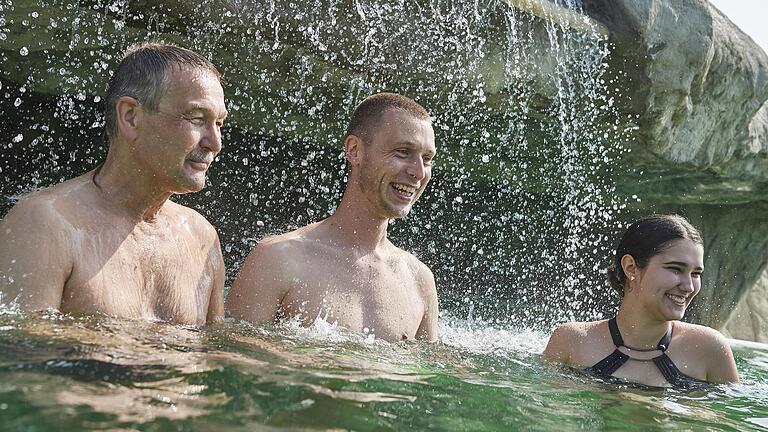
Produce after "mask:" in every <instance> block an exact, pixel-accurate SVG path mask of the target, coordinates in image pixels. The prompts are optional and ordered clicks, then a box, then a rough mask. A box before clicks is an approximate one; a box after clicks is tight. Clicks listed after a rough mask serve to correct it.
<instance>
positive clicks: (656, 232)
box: [608, 215, 704, 297]
mask: <svg viewBox="0 0 768 432" xmlns="http://www.w3.org/2000/svg"><path fill="white" fill-rule="evenodd" d="M680 239H687V240H690V241H692V242H694V243H696V244H700V245H702V246H703V245H704V241H703V240H702V238H701V233H700V232H699V230H697V229H696V228H694V227H693V226H692V225H691V224H690V222H688V221H687V220H686V219H685V218H684V217H682V216H679V215H651V216H646V217H644V218H642V219H639V220H637V221H635V222H634V223H632V225H630V226H629V227H628V228H627V230H626V231H624V236H622V237H621V241H620V242H619V245H618V246H617V247H616V254H615V255H614V257H613V262H612V263H611V265H610V266H608V282H609V283H610V284H611V287H613V289H615V290H616V291H617V292H618V293H619V296H621V297H623V296H624V286H625V284H626V283H627V275H626V274H624V269H622V268H621V258H622V257H623V256H624V255H631V256H632V257H633V258H634V259H635V262H636V263H637V265H638V266H639V267H640V268H643V267H645V266H647V265H648V262H649V261H650V260H651V258H653V257H654V256H656V255H658V254H660V253H662V252H664V250H666V249H667V248H668V247H669V246H670V245H671V243H672V242H673V241H675V240H680Z"/></svg>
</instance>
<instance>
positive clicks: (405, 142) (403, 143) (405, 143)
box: [397, 140, 437, 156]
mask: <svg viewBox="0 0 768 432" xmlns="http://www.w3.org/2000/svg"><path fill="white" fill-rule="evenodd" d="M397 145H398V146H406V147H411V148H414V147H420V146H419V145H418V144H416V143H415V142H413V141H408V140H403V141H398V142H397ZM427 153H429V154H431V155H433V156H434V155H436V154H437V151H436V150H435V151H432V150H428V151H427Z"/></svg>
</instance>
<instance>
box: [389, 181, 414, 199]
mask: <svg viewBox="0 0 768 432" xmlns="http://www.w3.org/2000/svg"><path fill="white" fill-rule="evenodd" d="M392 189H394V190H395V194H396V195H398V196H399V197H401V198H403V199H407V200H409V199H411V198H413V196H414V195H416V190H417V189H418V188H416V187H414V186H409V185H405V184H402V183H392Z"/></svg>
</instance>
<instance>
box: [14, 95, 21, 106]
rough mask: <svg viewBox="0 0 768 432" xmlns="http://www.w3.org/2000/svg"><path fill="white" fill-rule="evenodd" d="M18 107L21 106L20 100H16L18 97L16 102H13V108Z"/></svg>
mask: <svg viewBox="0 0 768 432" xmlns="http://www.w3.org/2000/svg"><path fill="white" fill-rule="evenodd" d="M19 105H21V98H18V97H17V98H16V100H15V101H13V106H15V107H17V106H19Z"/></svg>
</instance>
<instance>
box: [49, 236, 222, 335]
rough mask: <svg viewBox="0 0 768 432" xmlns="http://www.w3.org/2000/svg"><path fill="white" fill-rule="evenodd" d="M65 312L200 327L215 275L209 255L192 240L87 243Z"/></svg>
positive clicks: (92, 240)
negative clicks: (188, 324)
mask: <svg viewBox="0 0 768 432" xmlns="http://www.w3.org/2000/svg"><path fill="white" fill-rule="evenodd" d="M78 252H79V253H78V256H76V257H75V260H74V266H73V269H72V273H71V274H70V277H69V279H68V280H67V283H66V284H65V288H64V293H63V296H62V310H63V311H65V312H69V311H71V312H84V313H104V314H107V315H111V316H120V317H129V318H147V319H159V320H168V321H174V322H182V323H190V324H198V323H202V322H204V321H205V317H206V311H207V307H208V301H209V298H210V292H211V289H212V281H213V275H212V274H211V271H210V269H209V268H208V265H207V258H208V256H207V254H206V253H205V251H204V250H202V248H201V247H200V245H199V244H198V243H197V242H196V241H194V239H191V238H189V237H187V236H181V235H176V236H173V235H167V236H156V237H152V236H133V235H127V236H124V237H123V238H119V237H118V236H115V235H102V236H93V237H91V238H85V239H82V242H81V245H80V247H78Z"/></svg>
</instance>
